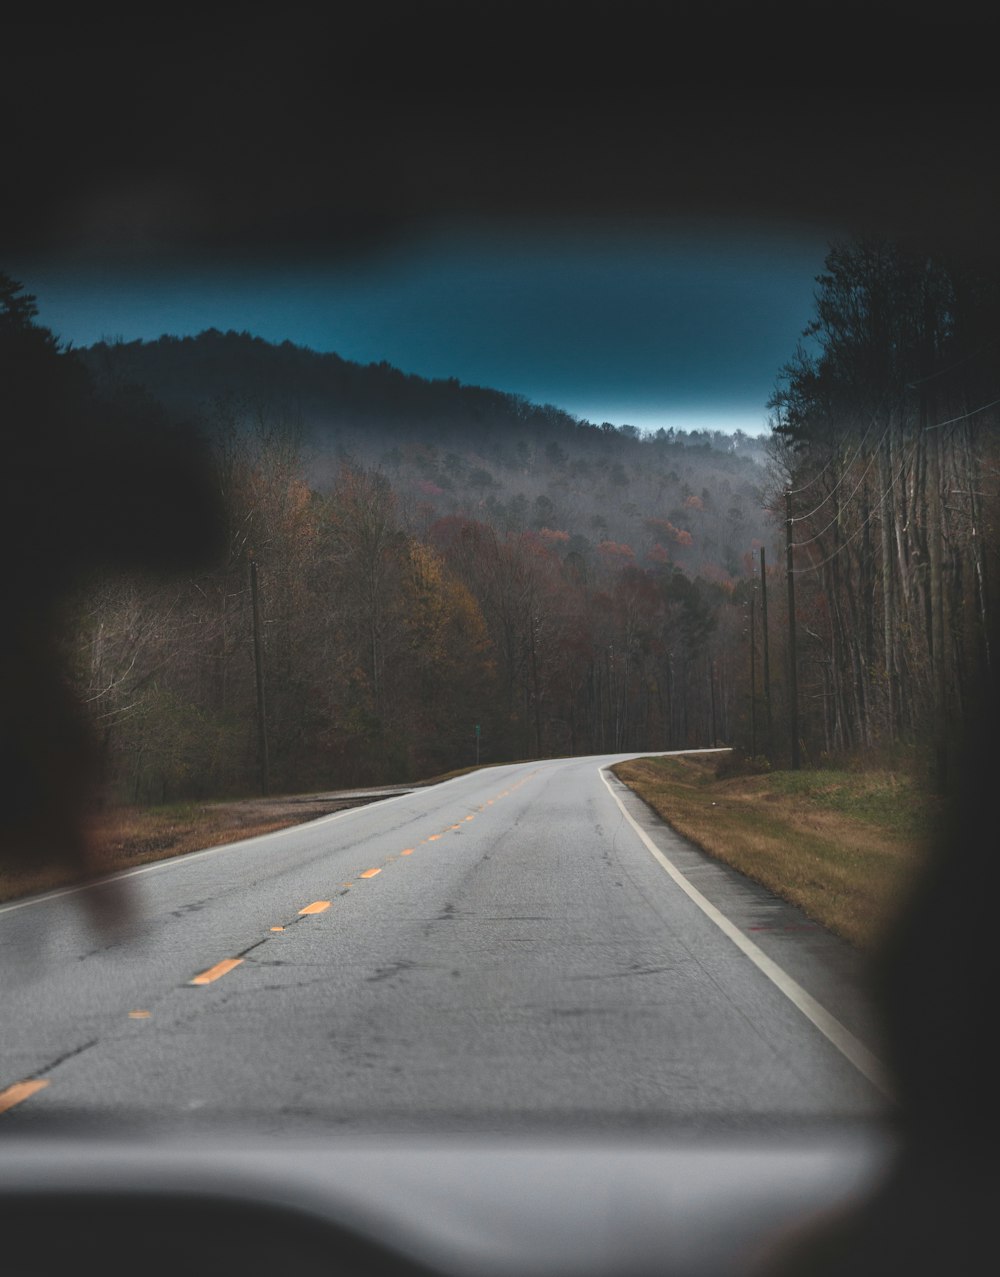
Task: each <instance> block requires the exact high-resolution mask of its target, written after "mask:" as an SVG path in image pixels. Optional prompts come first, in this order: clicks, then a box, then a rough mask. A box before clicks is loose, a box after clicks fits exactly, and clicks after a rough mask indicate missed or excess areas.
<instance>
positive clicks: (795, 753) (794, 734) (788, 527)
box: [785, 491, 801, 771]
mask: <svg viewBox="0 0 1000 1277" xmlns="http://www.w3.org/2000/svg"><path fill="white" fill-rule="evenodd" d="M785 575H786V576H787V577H788V730H789V732H790V734H791V738H792V739H791V743H792V770H793V771H798V770H799V767H800V765H801V763H800V759H799V671H798V658H797V656H796V652H795V566H794V559H793V555H792V494H791V492H789V491H786V492H785Z"/></svg>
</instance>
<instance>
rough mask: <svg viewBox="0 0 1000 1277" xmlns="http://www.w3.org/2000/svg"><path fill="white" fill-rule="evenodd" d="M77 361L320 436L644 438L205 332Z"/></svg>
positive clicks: (179, 397) (737, 442) (485, 394)
mask: <svg viewBox="0 0 1000 1277" xmlns="http://www.w3.org/2000/svg"><path fill="white" fill-rule="evenodd" d="M76 353H77V355H78V356H79V357H80V359H82V361H83V362H84V363H85V364H86V365H87V367H88V368H89V370H90V372H91V374H92V375H93V376H94V377H95V378H96V380H97V381H98V383H99V384H101V385H102V386H103V388H105V389H109V388H113V387H116V386H123V385H138V386H142V387H144V388H145V389H146V390H147V391H148V392H149V393H150V394H151V395H152V396H153V397H154V398H155V399H156V400H158V401H159V402H160V403H161V404H162V405H163V406H164V407H166V408H167V409H169V410H170V411H171V412H173V413H176V414H180V415H183V416H186V417H189V416H195V417H200V418H202V419H209V420H210V419H211V418H212V417H214V416H217V415H218V414H219V413H220V412H226V411H228V412H232V411H234V410H235V411H240V410H242V411H249V412H251V413H254V414H265V415H266V416H267V417H268V418H269V419H270V420H271V421H272V423H285V424H287V425H290V426H295V427H297V428H298V429H299V430H300V431H302V432H303V433H304V434H305V436H306V437H308V438H311V439H313V440H317V441H318V440H322V439H324V438H326V439H329V438H330V437H331V436H335V437H340V436H342V435H344V434H347V435H357V436H358V437H360V438H364V439H369V440H370V438H371V432H372V431H373V430H374V431H377V432H378V433H379V434H380V436H381V437H382V438H383V439H389V438H393V439H394V441H396V442H400V441H402V440H403V439H412V438H413V437H414V436H415V435H417V434H419V435H420V437H421V439H423V440H424V441H426V442H433V443H435V444H441V443H445V442H450V441H454V440H459V441H461V442H463V443H469V442H472V441H473V439H474V438H479V439H480V441H481V440H482V437H483V436H484V435H490V434H494V433H500V434H502V435H503V436H504V439H505V440H506V441H507V442H511V443H513V442H516V441H517V440H518V439H523V438H530V439H532V440H534V441H536V442H537V441H538V440H539V439H540V438H544V441H545V442H549V441H559V442H562V443H563V444H568V443H570V444H583V445H587V444H591V445H592V444H593V443H594V442H595V441H596V440H597V439H600V441H601V443H600V447H601V450H602V451H603V450H605V449H606V447H607V441H608V435H609V433H617V434H620V435H621V436H622V437H624V438H627V439H633V440H634V439H636V438H637V437H638V431H636V430H635V429H634V427H630V426H625V427H619V428H618V429H617V431H616V428H615V427H612V426H610V425H608V424H607V423H604V424H602V425H595V424H593V423H591V422H589V421H583V420H580V419H579V418H577V417H574V416H573V415H572V414H571V413H568V412H566V411H564V410H563V409H562V408H558V407H554V406H553V405H552V404H536V403H532V402H530V401H529V400H528V399H526V398H525V397H524V396H523V395H517V394H510V393H508V392H505V391H501V390H493V389H490V388H488V387H483V386H470V385H466V384H463V383H462V382H460V381H458V380H457V379H456V378H454V377H449V378H446V379H434V380H431V379H428V378H426V377H420V376H418V375H417V374H415V373H404V372H401V371H400V370H399V369H398V368H394V367H393V366H392V365H391V364H389V363H387V362H385V361H384V360H383V361H382V362H380V363H370V364H359V363H355V362H353V361H351V360H347V359H342V358H341V357H340V356H339V355H337V354H332V353H329V354H319V353H317V352H316V351H314V350H309V349H307V348H306V347H303V346H295V345H293V344H292V343H291V342H289V341H285V342H282V343H281V344H280V345H274V344H272V343H270V342H267V341H264V340H263V339H262V338H260V337H253V336H251V334H249V333H246V332H243V333H237V332H233V331H229V332H225V333H223V332H219V331H218V329H214V328H210V329H208V330H207V331H205V332H202V333H199V335H198V336H197V337H170V336H163V337H160V338H159V340H157V341H132V342H115V343H111V344H109V343H106V342H98V343H97V344H96V345H93V346H89V347H82V348H78V349H77V351H76ZM660 435H661V436H662V438H663V439H664V440H666V441H667V442H670V443H677V444H679V445H682V446H695V447H704V446H705V445H708V446H709V447H712V448H714V449H716V450H717V451H720V452H724V453H729V454H738V455H740V456H746V457H751V458H752V459H754V460H757V461H761V460H763V455H764V454H763V444H762V441H761V440H759V439H756V438H754V437H753V436H749V435H746V434H743V433H742V432H737V434H736V435H730V434H726V433H725V432H723V431H718V430H716V431H707V430H706V431H693V432H690V433H686V432H684V431H673V430H666V431H661V432H660Z"/></svg>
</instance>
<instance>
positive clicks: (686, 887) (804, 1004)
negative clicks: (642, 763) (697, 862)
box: [598, 767, 893, 1099]
mask: <svg viewBox="0 0 1000 1277" xmlns="http://www.w3.org/2000/svg"><path fill="white" fill-rule="evenodd" d="M606 773H607V769H606V768H604V767H600V768H598V774H599V776H600V777H601V780H603V781H604V784H605V786H606V787H607V790H608V793H609V794H610V795H611V797H612V798H613V799H614V800H615V802H616V803H617V804H618V807H619V809H620V811H621V813H622V815H623V816H624V817H625V819H626V820H627V821H628V823H629V824H630V825H631V826H632V828H633V829H634V830H635V832H636V833H637V834H638V836H639V838H640V839H641V840H642V843H643V845H644V846H645V848H646V850H647V851H648V852H649V853H650V854H651V855H652V856H653V858H654V859H655V860H656V861H658V863H659V864H660V866H661V867H662V868H663V869H665V870H666V871H667V873H668V874H669V875H670V877H671V878H672V879H673V880H674V882H675V883H676V884H677V886H678V887H680V889H681V891H683V892H684V893H685V895H687V896H689V897H690V899H691V900H692V901H693V902H694V903H695V904H696V905H697V906H698V908H699V909H700V910H701V911H702V913H704V914H705V916H706V917H707V918H710V919H711V921H712V922H714V923H715V925H716V926H717V927H718V928H719V930H720V931H722V932H724V934H725V935H727V936H728V937H729V939H730V940H732V942H733V944H735V945H736V947H737V948H738V949H740V950H741V951H742V952H743V953H744V954H745V955H746V956H747V957H748V958H749V959H750V961H751V962H752V963H753V964H754V966H755V967H757V969H758V970H759V971H761V972H762V974H763V975H765V976H767V978H768V979H769V980H770V981H771V983H772V984H773V985H774V986H775V987H776V988H777V989H778V990H780V992H781V993H783V994H784V995H785V997H786V998H788V1000H789V1002H791V1003H792V1005H793V1006H795V1007H796V1008H797V1009H798V1010H799V1011H801V1012H802V1014H803V1015H804V1016H805V1017H806V1019H807V1020H809V1021H810V1022H811V1023H812V1024H814V1025H815V1026H816V1028H817V1029H819V1031H820V1033H822V1034H823V1036H824V1037H825V1038H827V1039H829V1041H830V1042H832V1043H833V1045H834V1046H835V1047H836V1048H837V1050H838V1051H839V1052H840V1053H841V1055H843V1056H845V1057H846V1059H848V1060H849V1061H850V1062H851V1064H853V1065H854V1067H855V1068H856V1069H857V1070H858V1072H859V1073H861V1074H862V1075H863V1076H864V1077H866V1078H867V1079H868V1081H869V1082H871V1084H872V1085H873V1086H875V1087H877V1088H878V1090H880V1091H881V1092H882V1094H883V1095H885V1096H887V1097H888V1098H890V1099H892V1098H893V1089H892V1084H891V1083H890V1081H889V1078H888V1075H887V1073H886V1068H885V1065H884V1064H883V1063H882V1061H881V1060H880V1059H879V1058H878V1057H877V1056H876V1055H874V1054H873V1053H872V1052H871V1051H869V1049H868V1048H867V1047H866V1046H865V1044H864V1043H863V1042H861V1041H859V1040H858V1039H857V1038H856V1037H855V1036H854V1034H853V1033H852V1032H851V1031H850V1029H847V1028H845V1027H844V1025H842V1024H841V1023H840V1021H839V1020H838V1019H837V1018H836V1017H835V1016H833V1015H831V1014H830V1012H829V1011H827V1009H826V1008H825V1007H824V1006H822V1005H821V1004H820V1003H819V1002H817V1001H816V999H815V998H814V997H813V996H812V994H811V993H807V992H806V991H805V989H803V987H802V986H801V985H800V984H798V983H797V982H796V981H795V980H793V979H792V977H791V976H790V975H788V973H787V972H785V971H783V970H782V969H781V967H779V966H778V964H777V963H776V962H774V961H773V960H772V959H771V958H769V957H768V956H767V954H766V953H765V952H764V951H763V950H762V949H760V948H758V947H757V945H755V944H754V942H753V941H752V940H750V939H749V938H748V937H747V936H745V935H744V934H743V932H742V931H740V929H739V928H738V927H737V926H734V924H733V923H731V922H730V921H729V919H728V918H727V917H726V915H725V914H724V913H722V912H721V911H720V910H718V909H717V908H716V907H715V905H713V904H712V902H711V901H710V900H708V899H706V898H705V896H703V895H702V894H701V892H700V891H699V890H698V889H697V888H696V887H692V885H691V883H690V882H688V880H687V878H686V877H685V876H684V874H682V873H681V871H680V870H679V869H678V868H677V866H676V865H675V864H674V863H673V862H672V861H671V860H670V859H668V857H667V856H665V855H664V854H663V852H662V851H661V850H660V849H659V847H657V846H656V844H655V843H654V842H653V840H652V839H651V838H650V837H649V835H648V834H647V833H646V831H645V830H644V829H643V828H642V826H641V825H639V824H638V823H637V822H636V821H635V819H634V818H633V817H632V816H631V815H630V814H629V812H628V811H626V809H625V805H624V803H623V802H622V801H621V799H620V798H619V797H618V795H617V794H616V793H615V791H614V789H613V788H612V785H611V782H610V781H609V780H608V777H607V774H606ZM619 783H620V782H619Z"/></svg>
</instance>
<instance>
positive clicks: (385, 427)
mask: <svg viewBox="0 0 1000 1277" xmlns="http://www.w3.org/2000/svg"><path fill="white" fill-rule="evenodd" d="M6 284H7V285H9V286H7V287H5V292H4V296H3V303H4V308H5V310H4V323H5V327H4V328H3V340H4V341H5V342H7V343H8V346H9V347H10V348H11V349H13V347H12V346H11V343H12V342H13V341H14V338H15V336H17V340H23V339H24V334H25V333H26V332H27V333H29V334H30V335H31V336H32V338H33V339H34V340H36V344H37V343H38V341H41V343H42V345H44V358H43V360H42V363H43V364H45V368H44V369H42V370H41V371H40V372H39V377H40V378H41V380H45V379H46V378H48V380H49V383H50V384H51V382H52V375H51V374H52V370H53V369H55V368H59V369H65V370H69V369H72V377H71V378H70V379H71V380H73V381H74V385H75V386H76V389H75V390H74V391H73V394H75V395H78V396H79V397H80V399H81V402H82V401H83V400H84V399H85V400H86V402H87V405H88V407H87V411H86V413H84V414H82V417H81V420H83V419H85V421H86V423H88V425H87V429H89V430H91V431H92V432H96V433H95V434H94V437H95V438H96V437H98V436H99V435H100V431H101V429H102V428H103V426H104V423H106V422H117V423H119V425H118V426H116V427H115V429H116V430H119V431H122V430H124V429H125V427H124V425H122V424H121V423H125V422H128V423H130V428H131V431H132V433H131V434H130V435H129V434H121V435H120V438H119V436H118V435H116V436H115V438H116V439H119V445H120V446H117V449H116V455H117V457H118V460H117V462H116V465H115V467H114V478H115V482H116V483H117V484H118V485H119V487H120V489H121V491H120V492H119V491H117V490H116V489H115V487H114V485H113V484H110V483H108V482H105V484H104V486H103V487H102V488H100V489H99V491H100V492H101V493H103V495H102V496H101V498H100V499H101V500H102V501H104V502H107V503H108V505H109V507H110V506H115V504H116V503H119V504H120V503H121V501H122V500H124V501H125V505H126V507H127V509H126V512H125V513H126V516H127V517H126V518H125V519H124V525H125V527H126V528H127V527H128V526H129V518H137V517H138V518H139V519H140V522H141V521H142V519H145V520H146V521H147V522H148V521H149V520H150V519H153V518H155V519H156V520H158V522H159V525H160V528H161V533H162V532H163V531H165V532H166V534H167V535H166V537H165V538H164V539H165V541H166V542H167V543H169V537H170V535H173V534H174V532H176V535H178V536H179V537H183V535H184V527H185V515H184V510H183V508H180V507H179V506H178V501H179V500H180V498H178V500H175V501H174V502H173V503H171V501H170V499H169V494H170V492H171V491H175V492H176V493H182V492H184V491H185V489H184V487H183V485H182V484H180V483H178V484H176V485H174V484H171V483H166V482H162V480H163V479H164V474H163V473H162V472H161V473H159V475H158V478H159V480H161V481H160V482H158V481H157V477H156V476H155V475H154V473H153V471H151V463H150V461H149V459H148V457H147V452H148V445H149V442H150V440H151V439H153V438H156V439H167V440H169V439H172V438H176V439H181V438H184V439H188V438H192V437H193V436H192V435H191V434H190V433H185V431H190V430H191V429H192V428H193V429H195V430H196V431H197V436H198V438H199V439H200V440H202V441H203V446H204V447H206V448H207V449H208V451H209V452H210V454H211V467H210V468H208V469H206V470H205V471H204V472H203V478H204V476H205V475H207V476H208V477H209V478H208V481H209V482H210V485H211V487H212V489H213V499H214V500H215V502H216V505H217V509H218V512H219V519H220V520H221V524H222V528H221V531H220V532H219V533H218V536H217V542H218V545H217V548H219V547H221V548H219V552H218V553H216V555H215V557H214V558H213V559H212V560H211V561H210V562H207V563H206V564H204V565H203V567H201V568H199V569H197V570H190V569H181V570H175V571H174V572H173V573H172V574H171V575H162V574H161V575H160V576H158V577H155V578H154V577H152V576H151V575H149V574H148V573H147V574H145V575H144V574H141V573H139V572H137V571H133V570H128V571H123V570H122V569H123V568H125V569H131V566H132V564H131V562H130V555H129V554H128V553H127V552H126V553H124V554H123V553H122V552H121V551H120V550H119V551H118V553H117V555H109V554H104V555H103V557H102V555H101V554H97V555H95V556H94V557H95V560H96V561H103V562H104V564H105V566H107V565H108V563H109V561H110V564H111V566H112V567H113V568H114V569H115V570H113V571H108V570H102V571H99V572H95V571H92V570H91V571H88V573H87V575H86V577H85V579H84V582H83V584H81V583H80V576H79V574H77V575H76V577H75V578H74V580H75V585H74V587H73V588H72V589H69V588H67V590H66V591H65V606H64V608H63V612H62V617H63V630H62V634H63V647H64V657H65V660H66V662H67V663H68V666H69V668H70V669H71V671H72V673H71V681H72V683H73V686H74V687H75V688H76V690H77V692H78V694H79V695H80V697H81V698H82V700H83V702H84V704H85V706H86V714H87V718H88V721H89V723H90V725H91V729H92V731H93V732H94V733H95V735H96V737H97V739H98V740H99V742H100V748H101V752H102V754H103V759H104V764H105V771H106V774H107V776H108V777H109V782H110V786H111V790H112V792H113V793H114V794H115V795H116V796H117V797H120V798H124V799H127V800H130V801H161V800H165V799H172V798H178V797H185V796H195V797H198V796H208V795H224V794H238V793H244V792H249V791H252V790H254V789H256V788H258V787H260V786H261V785H262V784H266V785H267V786H268V787H269V788H270V789H271V790H272V791H275V792H278V791H286V792H288V791H297V790H306V789H313V788H333V787H337V786H341V785H352V784H356V783H370V782H376V781H390V780H405V779H417V778H420V777H423V776H428V775H432V774H435V773H439V772H442V771H444V770H447V769H450V768H453V767H460V766H464V765H468V764H470V763H473V762H475V761H477V760H478V761H482V762H494V761H502V760H505V759H512V758H519V757H536V756H546V755H558V754H566V753H581V754H583V753H591V752H602V751H618V750H622V751H645V750H650V751H652V750H658V749H672V748H684V747H693V746H703V745H712V744H716V743H717V744H731V745H733V746H734V747H735V749H736V751H737V755H738V756H741V757H750V758H753V759H755V760H756V762H757V764H758V765H766V764H767V763H771V764H773V763H788V762H792V763H793V764H794V763H797V762H798V761H799V760H800V759H801V760H806V761H812V762H816V761H821V759H822V758H823V757H824V756H828V757H834V756H844V755H846V754H855V755H858V754H859V753H860V754H861V755H864V754H865V753H867V754H869V755H871V754H873V753H875V752H881V751H884V750H886V749H895V748H897V747H904V748H912V747H913V746H915V745H919V744H920V743H921V742H925V741H934V742H935V744H936V753H935V759H934V763H935V768H936V770H937V772H938V774H941V773H943V771H944V770H946V767H947V738H948V735H949V732H950V730H951V729H952V728H954V729H955V730H956V731H957V729H958V728H960V726H961V720H962V716H963V714H964V712H965V708H966V707H967V705H968V704H969V703H970V702H971V701H972V700H974V699H975V697H976V695H977V689H979V688H980V687H981V686H982V684H983V681H984V680H990V679H992V678H993V671H994V661H995V654H994V653H993V652H992V651H991V650H990V647H989V643H988V639H987V634H988V622H989V617H990V609H991V606H992V604H991V600H992V599H994V598H995V595H996V589H997V578H996V567H995V562H994V560H995V547H996V545H997V537H996V530H997V529H996V524H997V517H998V513H1000V494H998V486H1000V485H998V449H997V435H996V426H997V408H998V402H997V401H1000V387H998V386H997V381H998V380H1000V377H998V374H997V367H998V364H997V355H998V354H1000V301H998V290H997V287H996V282H995V281H994V280H993V279H992V278H990V277H986V276H984V275H982V274H981V273H978V272H976V271H974V270H972V269H971V268H968V267H959V266H958V265H956V264H954V263H950V262H944V261H940V260H938V259H935V258H931V257H926V256H921V255H919V254H917V253H915V252H913V251H912V250H906V251H904V250H903V249H902V248H900V247H899V246H898V245H896V244H893V243H890V242H881V241H880V242H853V243H845V244H841V245H837V246H835V247H834V248H832V249H831V252H830V255H829V258H828V260H827V267H826V273H825V274H824V275H823V276H821V277H820V278H819V279H818V280H817V291H816V305H817V310H816V320H815V323H814V324H813V325H812V327H811V329H810V330H809V332H808V333H807V334H804V337H805V339H806V340H805V342H804V344H803V346H802V347H801V348H800V350H799V351H798V352H797V353H796V354H795V355H794V356H793V358H792V359H791V361H790V362H789V364H788V365H787V366H786V368H785V369H783V370H781V371H780V372H779V373H778V374H777V384H776V390H775V395H774V398H773V401H772V404H771V409H772V413H773V418H772V432H771V436H770V438H769V440H768V441H767V443H766V445H764V444H762V443H760V442H758V441H756V440H752V439H748V438H747V437H746V436H736V437H731V436H728V435H725V434H723V433H722V432H718V431H716V432H707V431H706V432H695V433H685V432H682V431H674V430H670V429H663V430H660V431H658V432H657V433H656V434H655V435H640V433H639V432H638V431H637V430H635V429H633V428H631V427H628V426H625V427H619V428H616V427H613V426H611V425H609V424H607V423H602V424H600V425H594V424H592V423H589V422H582V421H578V420H576V419H575V418H573V417H572V416H570V415H569V414H567V413H564V412H562V411H561V410H560V409H558V408H554V407H552V406H551V405H541V406H539V405H533V404H530V403H528V402H527V401H526V400H524V399H523V398H520V397H518V396H516V395H510V394H505V393H503V392H500V391H495V390H489V389H484V388H481V387H468V386H462V385H461V384H460V383H459V382H457V381H455V380H448V381H435V382H431V381H426V380H425V379H422V378H419V377H414V376H412V375H407V374H404V373H401V372H399V371H398V370H396V369H393V368H391V367H389V366H388V365H386V364H376V365H369V366H367V367H363V366H361V365H357V364H350V363H349V362H348V361H344V360H341V359H339V357H337V356H336V355H320V354H316V353H315V352H312V351H306V350H302V349H300V348H297V347H294V346H291V345H290V344H289V343H284V344H283V345H281V346H271V345H269V344H268V343H266V342H262V341H261V340H260V339H258V338H254V337H251V336H249V335H248V334H245V333H244V334H237V333H225V334H223V333H219V332H215V331H209V332H207V333H203V334H201V335H200V336H199V337H197V338H185V339H178V338H169V337H164V338H161V339H160V340H159V341H157V342H145V343H138V342H136V343H112V344H106V343H102V344H100V345H98V346H95V347H91V348H90V349H88V350H84V351H67V350H63V349H61V348H60V347H59V345H58V343H57V342H56V341H55V339H54V338H52V336H51V334H48V333H47V332H46V330H44V329H43V328H41V326H40V325H39V324H38V321H37V318H36V316H35V312H34V307H33V304H32V303H31V299H30V298H26V295H25V294H24V293H23V291H21V290H19V288H18V286H16V285H13V283H12V281H6ZM18 334H19V335H18ZM8 353H9V352H8ZM66 375H67V376H68V373H67V374H66ZM60 376H63V374H62V373H61V374H60ZM63 379H64V380H65V377H64V378H63ZM20 411H21V412H22V416H23V417H24V419H25V420H27V419H28V418H30V416H31V411H30V405H28V406H24V405H22V407H21V409H20ZM60 411H61V412H64V414H65V412H69V411H70V409H68V408H66V406H65V405H64V406H63V407H62V408H61V409H60ZM43 418H44V414H43ZM37 424H38V429H39V430H40V431H41V433H42V435H44V430H45V421H44V419H40V420H39V422H38V423H37ZM66 437H72V432H69V433H68V434H67V435H66ZM765 447H766V451H765ZM130 450H131V451H130ZM36 452H38V454H39V455H42V454H44V440H43V444H42V445H41V446H40V448H39V449H36ZM168 455H172V454H170V453H169V449H168ZM130 456H134V458H135V459H136V464H135V466H130V461H129V458H130ZM144 457H147V459H146V460H145V461H144V462H142V464H139V462H140V460H141V459H142V458H144ZM36 459H37V458H36ZM48 463H49V464H50V465H51V466H52V468H53V470H54V471H59V459H58V458H57V457H50V458H48ZM156 464H159V463H156ZM153 469H154V470H155V465H154V466H153ZM161 470H162V466H161ZM64 487H65V484H63V485H62V487H60V484H58V483H57V484H56V488H57V490H60V491H61V490H62V489H63V488H64ZM194 491H195V492H196V493H201V488H199V487H198V485H197V483H196V484H195V488H194ZM123 494H124V495H123ZM164 494H166V497H165V496H164ZM198 499H199V500H201V497H199V498H198ZM203 504H204V502H203ZM130 512H131V513H130ZM154 512H155V513H154ZM195 522H196V523H197V522H198V520H195ZM201 522H202V523H203V522H204V519H201ZM126 536H127V533H126ZM168 557H169V556H168ZM132 558H133V559H134V560H135V561H141V558H142V556H141V554H139V553H138V550H137V551H136V553H135V555H134V556H132ZM789 564H791V566H792V574H791V578H789V575H788V570H787V569H788V566H789ZM168 566H169V565H168ZM762 568H763V569H764V571H763V572H762ZM789 585H791V587H792V589H791V590H790V589H789ZM793 591H794V597H793ZM790 607H792V608H793V609H794V610H793V612H792V616H793V618H794V624H791V625H790V624H789V608H790ZM793 645H794V646H793ZM793 658H794V659H793Z"/></svg>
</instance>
